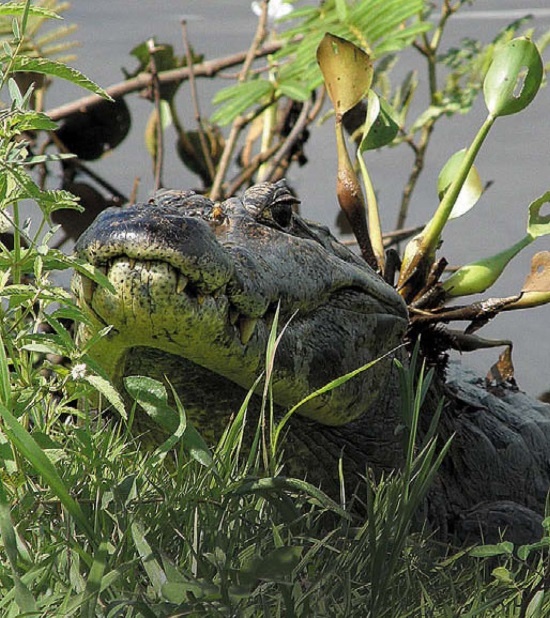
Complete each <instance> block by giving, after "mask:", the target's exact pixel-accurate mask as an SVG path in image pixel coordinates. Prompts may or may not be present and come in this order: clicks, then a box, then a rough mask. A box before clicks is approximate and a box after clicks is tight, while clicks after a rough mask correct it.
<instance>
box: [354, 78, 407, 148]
mask: <svg viewBox="0 0 550 618" xmlns="http://www.w3.org/2000/svg"><path fill="white" fill-rule="evenodd" d="M398 132H399V120H398V117H397V113H396V111H395V110H394V109H393V107H392V106H391V105H390V104H389V103H388V102H387V101H386V100H385V99H383V98H382V97H380V96H378V95H377V94H376V93H375V92H374V91H372V90H369V94H368V107H367V119H366V121H365V128H364V135H363V139H362V140H361V144H360V146H359V149H360V151H361V152H364V151H365V150H375V149H377V148H382V146H386V145H387V144H391V142H393V140H394V139H395V136H396V135H397V133H398Z"/></svg>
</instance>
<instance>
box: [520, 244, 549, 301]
mask: <svg viewBox="0 0 550 618" xmlns="http://www.w3.org/2000/svg"><path fill="white" fill-rule="evenodd" d="M521 291H522V292H549V291H550V251H539V253H536V254H535V255H534V256H533V259H532V260H531V272H530V273H529V274H528V275H527V278H526V279H525V283H524V284H523V288H522V290H521Z"/></svg>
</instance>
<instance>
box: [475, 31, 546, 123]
mask: <svg viewBox="0 0 550 618" xmlns="http://www.w3.org/2000/svg"><path fill="white" fill-rule="evenodd" d="M543 75H544V67H543V63H542V58H541V57H540V54H539V51H538V49H537V46H536V45H535V44H534V43H533V42H532V41H530V40H529V39H527V38H517V39H513V40H512V41H509V42H508V43H506V44H505V45H503V46H502V47H499V48H497V50H496V52H495V56H494V58H493V62H492V63H491V66H490V67H489V70H488V71H487V75H486V76H485V81H484V82H483V94H484V95H485V104H486V105H487V109H488V110H489V112H490V113H491V114H492V116H493V117H495V118H498V117H499V116H507V115H509V114H516V113H517V112H520V111H521V110H523V109H525V108H526V107H527V106H528V105H529V103H531V101H532V100H533V99H534V98H535V95H536V94H537V92H538V90H539V88H540V85H541V83H542V78H543Z"/></svg>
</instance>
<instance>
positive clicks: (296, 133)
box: [265, 101, 311, 180]
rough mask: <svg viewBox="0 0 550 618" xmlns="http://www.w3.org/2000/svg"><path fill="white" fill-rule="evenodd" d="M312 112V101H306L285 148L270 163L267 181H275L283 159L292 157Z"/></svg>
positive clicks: (266, 176)
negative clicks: (291, 154)
mask: <svg viewBox="0 0 550 618" xmlns="http://www.w3.org/2000/svg"><path fill="white" fill-rule="evenodd" d="M310 110H311V101H306V102H305V103H304V105H303V107H302V111H301V112H300V115H299V116H298V119H297V120H296V123H295V124H294V126H293V127H292V130H291V131H290V133H289V134H288V135H287V137H286V139H285V141H284V144H283V147H282V148H281V149H280V150H279V152H278V153H277V155H276V156H275V157H273V159H272V160H271V161H270V163H269V169H268V170H267V173H266V175H265V178H266V180H273V179H274V177H275V174H276V173H277V168H278V167H279V165H280V164H281V162H282V161H283V159H284V158H285V157H287V156H289V155H290V152H291V150H292V147H293V146H294V144H295V143H296V142H297V141H298V139H299V138H300V136H301V134H302V132H303V130H304V129H305V128H306V126H307V125H308V124H309V122H311V120H310V117H309V112H310Z"/></svg>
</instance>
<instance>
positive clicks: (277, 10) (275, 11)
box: [251, 0, 293, 26]
mask: <svg viewBox="0 0 550 618" xmlns="http://www.w3.org/2000/svg"><path fill="white" fill-rule="evenodd" d="M251 6H252V11H253V12H254V14H255V15H258V16H260V15H261V14H262V3H261V2H257V1H256V2H253V3H252V5H251ZM292 9H293V7H292V5H291V4H289V3H288V2H285V0H270V2H269V6H268V9H267V18H268V20H269V25H270V26H273V23H274V22H276V21H277V20H278V19H281V17H284V16H285V15H288V14H289V13H291V12H292Z"/></svg>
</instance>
